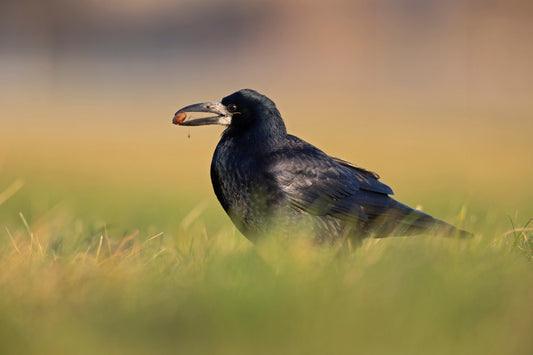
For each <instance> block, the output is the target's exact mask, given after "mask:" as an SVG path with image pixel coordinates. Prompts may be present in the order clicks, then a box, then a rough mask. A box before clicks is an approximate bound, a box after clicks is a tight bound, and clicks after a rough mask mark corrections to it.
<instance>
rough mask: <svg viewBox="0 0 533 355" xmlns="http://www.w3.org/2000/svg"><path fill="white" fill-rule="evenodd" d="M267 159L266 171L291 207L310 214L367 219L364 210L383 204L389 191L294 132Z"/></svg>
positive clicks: (370, 177)
mask: <svg viewBox="0 0 533 355" xmlns="http://www.w3.org/2000/svg"><path fill="white" fill-rule="evenodd" d="M269 162H270V163H269V164H268V166H269V171H268V174H269V175H270V177H271V178H272V179H273V180H274V181H275V182H276V184H277V186H278V187H279V188H280V189H281V190H282V191H283V193H284V194H285V195H286V196H287V198H288V200H289V201H290V202H291V203H292V205H293V207H295V208H296V209H299V210H303V211H306V212H308V213H310V214H313V215H334V216H336V217H339V218H342V219H347V220H360V221H361V220H362V221H366V220H368V216H367V213H365V210H366V209H367V208H368V207H371V208H370V209H371V210H375V209H381V208H383V209H384V208H386V206H385V204H387V203H388V202H387V200H388V198H387V196H386V195H387V194H391V193H392V190H391V189H390V188H389V187H388V186H387V185H385V184H383V183H381V182H379V181H377V179H375V178H374V177H373V176H371V175H369V174H366V173H363V172H361V171H360V170H358V169H354V168H353V167H351V166H346V164H342V165H341V164H339V163H338V162H336V161H335V160H333V159H332V158H331V157H329V156H328V155H327V154H325V153H324V152H322V151H321V150H319V149H318V148H316V147H314V146H312V145H310V144H308V143H306V142H304V141H302V140H300V139H298V138H296V137H293V136H290V141H289V142H288V144H287V145H286V146H284V147H283V148H282V149H279V150H277V151H275V152H273V153H272V154H271V156H270V157H269ZM381 204H383V206H381ZM367 205H369V206H367ZM380 207H381V208H380Z"/></svg>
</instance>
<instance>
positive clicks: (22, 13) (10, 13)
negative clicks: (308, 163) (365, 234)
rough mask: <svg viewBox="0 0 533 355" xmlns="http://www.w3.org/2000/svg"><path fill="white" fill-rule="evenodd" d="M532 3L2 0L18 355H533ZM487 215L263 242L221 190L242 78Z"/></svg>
mask: <svg viewBox="0 0 533 355" xmlns="http://www.w3.org/2000/svg"><path fill="white" fill-rule="evenodd" d="M532 19H533V5H532V3H531V2H527V1H518V0H510V1H490V2H487V1H481V0H480V1H478V0H469V1H456V0H453V1H447V0H434V1H412V0H401V1H399V0H390V1H389V0H386V1H379V2H378V1H376V2H372V1H364V0H355V1H350V2H346V1H341V0H331V1H328V2H327V3H326V2H294V1H275V0H259V1H253V2H252V1H245V0H231V1H229V0H222V1H217V2H213V1H208V0H198V1H185V0H179V1H171V0H158V1H144V0H139V1H133V2H131V1H125V0H114V1H107V2H99V1H92V0H79V1H75V2H74V1H67V0H56V1H51V2H43V1H38V0H23V1H18V2H2V3H0V20H1V21H0V30H1V31H0V80H1V82H2V85H1V86H0V354H95V353H104V354H154V353H155V354H158V353H163V354H164V353H168V354H175V353H183V354H196V353H198V354H252V353H253V354H354V353H355V354H484V355H488V354H532V353H533V338H532V336H531V334H532V333H533V302H531V298H532V295H533V272H532V262H533V245H532V240H533V231H532V229H533V222H531V223H530V222H529V221H531V220H530V218H531V217H532V216H533V204H532V201H533V190H532V184H531V181H532V180H531V177H532V176H533V164H532V155H531V154H532V152H533V140H532V139H531V133H532V129H533V120H532V119H531V117H533V100H532V99H531V98H532V97H533V84H532V83H533V67H532V66H531V63H532V62H533V45H532V43H533V42H532V41H531V38H532V37H533V20H532ZM245 87H249V88H252V89H257V90H258V91H260V92H262V93H264V94H266V95H267V96H269V97H270V98H271V99H273V100H274V101H275V102H276V104H277V105H278V108H279V109H280V111H281V113H282V116H283V117H284V119H285V121H286V123H287V126H288V130H289V132H290V133H293V134H295V135H297V136H299V137H301V138H303V139H305V140H307V141H309V142H311V143H312V144H315V145H317V146H318V147H319V148H321V149H323V150H324V151H326V152H327V153H329V154H331V155H333V156H338V157H341V158H343V159H346V160H349V161H352V162H354V163H356V164H359V165H361V166H363V167H365V168H368V169H370V170H373V171H376V172H378V173H379V174H380V175H381V176H382V180H383V181H384V182H385V183H386V184H388V185H390V186H391V187H392V188H393V190H394V191H395V193H396V195H395V196H396V197H397V199H398V200H399V201H402V202H404V203H407V204H409V205H411V206H417V205H418V206H419V207H421V208H423V210H424V211H427V212H428V213H430V214H432V215H434V216H436V217H438V218H441V219H443V220H446V221H448V222H450V223H452V224H455V225H458V226H460V227H462V228H464V229H467V230H469V231H472V232H473V233H474V234H475V237H474V238H472V239H470V240H455V239H446V238H438V237H435V236H431V235H422V236H418V237H411V238H389V239H380V240H377V239H373V240H366V241H365V242H364V243H363V245H362V246H361V247H360V248H358V249H356V250H354V251H352V252H347V253H341V254H340V255H332V253H330V252H329V251H328V250H321V249H315V248H311V247H309V246H306V245H302V244H298V243H296V244H295V245H286V244H284V243H283V242H280V241H277V240H275V239H272V240H271V241H267V242H265V243H261V245H258V246H254V245H251V244H250V243H249V242H248V241H247V240H246V239H245V238H244V237H243V236H242V235H240V234H239V233H238V232H237V231H236V230H235V229H234V227H233V225H232V224H231V222H230V220H229V218H228V217H227V216H226V215H225V214H224V212H223V210H222V208H221V207H220V206H219V204H218V202H217V201H216V198H215V197H214V194H213V192H212V188H211V183H210V180H209V164H210V159H211V156H212V152H213V150H214V147H215V145H216V143H217V140H218V137H219V135H220V128H219V127H218V128H217V127H206V128H198V129H192V128H191V129H190V130H188V129H186V128H183V127H173V126H172V125H171V124H170V120H171V118H172V115H173V113H174V112H175V111H176V109H178V108H180V107H183V106H185V105H188V104H192V103H196V102H201V101H212V100H219V99H221V98H222V97H223V96H225V95H228V94H230V93H232V92H233V91H236V90H238V89H242V88H245Z"/></svg>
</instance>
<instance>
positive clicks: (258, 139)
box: [174, 89, 469, 242]
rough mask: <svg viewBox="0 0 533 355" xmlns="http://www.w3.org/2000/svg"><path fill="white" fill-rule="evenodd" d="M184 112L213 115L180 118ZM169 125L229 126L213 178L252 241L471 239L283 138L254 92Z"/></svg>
mask: <svg viewBox="0 0 533 355" xmlns="http://www.w3.org/2000/svg"><path fill="white" fill-rule="evenodd" d="M188 112H211V113H215V114H216V116H212V117H205V118H199V119H185V116H184V113H188ZM174 123H177V124H181V125H189V126H195V125H205V124H222V125H225V126H226V129H225V130H224V132H223V133H222V137H221V139H220V142H219V143H218V145H217V148H216V150H215V153H214V156H213V160H212V163H211V180H212V183H213V188H214V190H215V194H216V196H217V198H218V200H219V201H220V203H221V204H222V207H223V208H224V210H225V211H226V212H227V213H228V215H229V216H230V218H231V219H232V221H233V223H234V224H235V225H236V226H237V228H238V229H239V230H240V231H241V232H242V233H243V234H244V235H245V236H246V237H247V238H248V239H250V240H252V241H255V240H256V239H257V238H260V237H261V236H263V235H265V234H268V233H270V232H272V231H273V230H275V231H276V232H278V233H279V232H282V233H293V232H295V231H298V230H302V231H305V232H306V233H308V234H311V235H312V237H313V238H314V239H315V240H317V241H320V242H323V241H328V242H336V241H339V240H343V239H345V238H346V237H350V238H352V239H355V240H360V239H362V238H364V237H367V236H371V235H372V236H376V237H385V236H389V235H411V234H417V233H423V232H428V231H432V230H435V231H437V230H438V231H440V232H442V233H443V234H446V235H460V236H466V235H468V234H469V233H468V232H465V231H462V230H458V229H456V228H455V227H453V226H452V225H450V224H448V223H446V222H443V221H440V220H437V219H435V218H433V217H431V216H430V215H428V214H425V213H423V212H420V211H417V210H414V209H412V208H410V207H408V206H406V205H404V204H402V203H399V202H397V201H395V200H394V199H392V198H391V197H389V195H392V194H393V192H392V190H391V188H390V187H388V186H387V185H385V184H383V183H382V182H380V181H379V180H378V179H379V176H378V175H377V174H375V173H373V172H371V171H368V170H365V169H363V168H360V167H358V166H356V165H354V164H351V163H349V162H347V161H344V160H342V159H338V158H334V157H330V156H328V155H327V154H326V153H324V152H323V151H321V150H320V149H318V148H316V147H315V146H313V145H311V144H309V143H307V142H305V141H303V140H301V139H300V138H298V137H295V136H293V135H290V134H287V130H286V128H285V124H284V122H283V119H282V118H281V115H280V113H279V111H278V109H277V108H276V105H275V104H274V102H272V101H271V100H270V99H269V98H267V97H266V96H264V95H261V94H259V93H258V92H256V91H254V90H249V89H245V90H240V91H238V92H236V93H234V94H231V95H229V96H227V97H225V98H224V99H222V102H220V103H217V102H208V103H202V104H195V105H191V106H187V107H184V108H183V109H181V110H179V111H178V112H177V113H176V116H175V118H174Z"/></svg>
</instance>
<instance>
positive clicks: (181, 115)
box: [172, 112, 187, 124]
mask: <svg viewBox="0 0 533 355" xmlns="http://www.w3.org/2000/svg"><path fill="white" fill-rule="evenodd" d="M186 118H187V114H186V113H185V112H181V113H176V115H175V116H174V118H173V119H172V123H174V124H181V122H183V121H185V119H186Z"/></svg>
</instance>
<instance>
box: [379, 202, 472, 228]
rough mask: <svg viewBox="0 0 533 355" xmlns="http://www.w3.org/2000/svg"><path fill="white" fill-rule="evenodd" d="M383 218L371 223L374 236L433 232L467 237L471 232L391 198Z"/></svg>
mask: <svg viewBox="0 0 533 355" xmlns="http://www.w3.org/2000/svg"><path fill="white" fill-rule="evenodd" d="M382 217H383V218H382V219H380V220H377V221H375V222H374V223H373V225H372V229H373V231H374V233H375V235H376V237H388V236H408V235H415V234H421V233H435V234H438V235H442V236H446V237H456V238H469V237H472V236H473V234H472V233H470V232H468V231H465V230H462V229H459V228H457V227H455V226H453V225H451V224H449V223H447V222H444V221H441V220H439V219H436V218H433V217H432V216H430V215H428V214H427V213H424V212H422V211H418V210H415V209H412V208H411V207H409V206H406V205H404V204H403V203H400V202H398V201H396V200H392V199H391V204H390V205H389V209H388V210H387V212H386V213H385V216H382Z"/></svg>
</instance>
